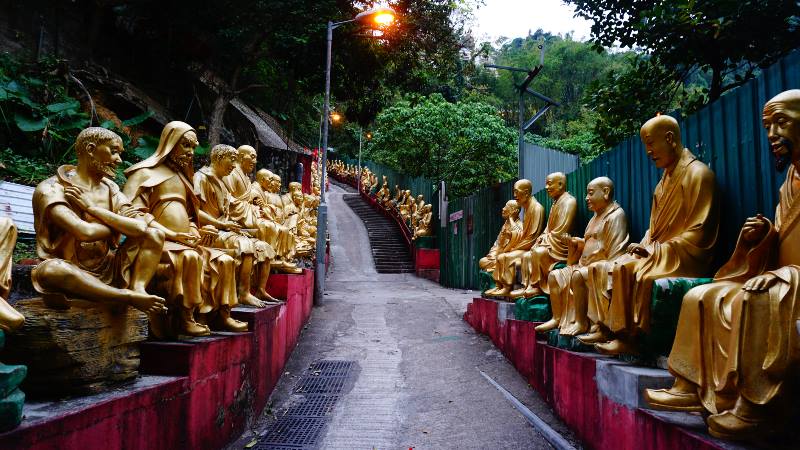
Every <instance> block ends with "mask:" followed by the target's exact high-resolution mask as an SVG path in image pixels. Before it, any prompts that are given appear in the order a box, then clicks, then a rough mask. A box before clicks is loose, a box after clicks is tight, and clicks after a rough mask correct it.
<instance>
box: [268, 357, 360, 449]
mask: <svg viewBox="0 0 800 450" xmlns="http://www.w3.org/2000/svg"><path fill="white" fill-rule="evenodd" d="M354 365H355V362H353V361H338V360H322V361H317V362H315V363H313V364H311V365H310V366H309V368H308V370H307V371H306V372H305V374H303V376H302V377H301V378H300V379H299V380H298V381H297V384H296V385H295V387H294V389H293V390H292V391H293V392H294V393H295V394H300V395H301V396H302V397H303V401H302V402H301V403H298V404H296V405H293V406H291V407H289V409H287V410H286V412H285V413H284V415H283V416H281V417H279V418H278V419H276V420H275V422H272V423H271V424H270V425H269V426H268V427H267V430H266V434H265V435H264V437H263V438H261V439H260V440H259V442H258V444H257V445H256V447H255V448H256V449H257V450H290V449H294V450H297V449H310V448H316V444H317V440H318V439H319V436H320V434H321V433H322V430H323V428H324V427H325V423H326V422H327V417H328V416H330V414H331V413H332V412H333V408H334V407H335V406H336V402H337V401H338V400H339V395H338V394H340V393H341V392H342V390H343V389H344V387H345V385H346V384H347V381H348V380H349V379H350V377H351V375H350V372H351V370H352V368H353V367H354Z"/></svg>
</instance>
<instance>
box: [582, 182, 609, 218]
mask: <svg viewBox="0 0 800 450" xmlns="http://www.w3.org/2000/svg"><path fill="white" fill-rule="evenodd" d="M608 204H609V196H608V188H606V187H603V186H601V185H600V184H597V183H589V185H588V186H586V206H587V207H588V208H589V210H590V211H594V212H597V211H602V210H603V209H604V208H605V207H606V206H608Z"/></svg>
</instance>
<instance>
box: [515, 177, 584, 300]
mask: <svg viewBox="0 0 800 450" xmlns="http://www.w3.org/2000/svg"><path fill="white" fill-rule="evenodd" d="M566 189H567V177H566V175H564V174H563V173H561V172H555V173H551V174H550V175H548V176H547V178H546V179H545V190H547V195H548V196H549V197H550V198H551V199H553V207H552V208H550V215H549V216H548V217H547V227H546V228H545V229H544V232H543V233H542V234H541V235H539V237H538V238H536V241H535V242H534V243H533V247H531V249H530V251H528V252H527V253H525V256H523V257H522V284H524V285H525V287H524V288H521V289H517V290H515V291H512V292H511V294H510V295H509V297H510V298H520V297H534V296H537V295H542V293H545V294H549V291H550V289H549V288H548V286H547V276H548V275H549V274H550V270H552V268H553V266H555V265H556V264H557V263H559V262H565V261H566V260H567V249H568V247H569V241H570V239H571V237H572V236H570V232H571V231H572V224H573V223H574V222H575V214H576V213H577V212H578V202H577V201H576V200H575V197H573V196H572V194H570V193H569V192H567V191H566Z"/></svg>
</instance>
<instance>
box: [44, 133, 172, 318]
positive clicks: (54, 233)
mask: <svg viewBox="0 0 800 450" xmlns="http://www.w3.org/2000/svg"><path fill="white" fill-rule="evenodd" d="M75 150H76V152H77V157H78V163H77V166H72V165H64V166H61V167H59V168H58V173H57V174H56V175H55V176H53V177H50V178H48V179H46V180H44V181H42V182H41V183H39V185H38V186H37V187H36V190H35V191H34V194H33V213H34V228H35V230H36V252H37V253H38V255H39V257H40V258H42V259H43V260H44V261H43V262H42V263H40V264H39V265H38V266H36V267H35V268H34V269H33V272H32V273H31V279H32V282H33V286H34V287H35V288H36V290H37V291H38V292H40V293H41V294H42V298H43V300H44V301H45V303H46V304H48V305H50V306H62V307H63V306H65V305H66V304H67V302H68V300H67V299H70V300H71V299H80V300H87V301H91V302H105V303H123V304H127V305H130V306H132V307H134V308H136V309H139V310H141V311H143V312H145V313H147V314H150V315H151V318H152V315H154V314H158V313H163V312H166V306H165V301H164V299H163V298H161V297H159V296H156V295H151V294H148V293H147V291H146V288H147V285H148V284H149V283H150V280H151V279H152V278H153V275H154V273H155V271H156V268H157V266H158V261H159V260H160V259H161V250H162V247H163V245H164V232H163V231H161V230H159V229H157V228H156V227H153V226H151V224H152V223H153V216H152V215H150V214H147V213H143V212H141V211H137V210H135V209H134V208H133V207H132V206H131V203H130V202H129V200H128V197H127V196H125V195H124V194H123V193H122V192H120V189H119V186H117V184H116V183H114V181H112V179H113V178H114V177H115V176H116V168H117V166H118V165H119V164H120V163H121V162H122V158H121V156H120V154H121V153H122V151H123V146H122V139H121V138H120V137H119V136H118V135H117V134H116V133H114V132H112V131H110V130H107V129H105V128H98V127H92V128H87V129H85V130H83V131H81V132H80V134H78V137H77V139H76V142H75ZM122 236H125V241H124V243H121V241H122Z"/></svg>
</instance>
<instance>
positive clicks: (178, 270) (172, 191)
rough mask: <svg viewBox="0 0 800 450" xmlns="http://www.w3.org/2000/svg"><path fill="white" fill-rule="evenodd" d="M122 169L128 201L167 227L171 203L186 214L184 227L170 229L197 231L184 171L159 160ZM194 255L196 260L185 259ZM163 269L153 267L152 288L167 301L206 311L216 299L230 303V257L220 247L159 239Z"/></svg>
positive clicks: (232, 283) (233, 288)
mask: <svg viewBox="0 0 800 450" xmlns="http://www.w3.org/2000/svg"><path fill="white" fill-rule="evenodd" d="M131 169H134V170H132V171H130V172H126V175H127V176H128V182H127V183H125V187H124V188H123V192H124V193H125V194H126V195H128V196H129V197H130V198H131V201H132V203H133V206H134V207H136V208H139V209H141V210H146V211H149V212H150V213H151V214H152V215H153V217H154V219H155V220H156V221H157V222H159V223H161V224H162V225H164V226H165V227H167V228H170V229H173V227H170V226H168V225H166V224H169V223H171V222H172V219H174V217H172V218H170V217H168V216H171V215H174V211H172V210H173V209H177V210H182V212H181V213H180V215H181V216H183V217H184V218H185V220H186V223H185V228H184V227H182V228H184V229H173V231H176V232H186V233H188V232H193V233H196V232H197V225H196V223H197V218H198V217H197V211H198V209H199V206H198V203H199V202H198V199H197V196H195V195H194V191H193V186H192V184H191V183H190V182H189V179H188V177H187V176H186V175H185V174H184V173H182V172H175V171H174V170H172V169H171V168H169V167H166V166H165V165H163V164H161V165H153V166H145V167H141V168H138V167H136V166H134V167H132V168H131ZM188 258H197V259H199V260H200V264H199V265H194V264H192V263H189V262H188V261H187V259H188ZM161 262H162V263H164V264H165V265H166V266H167V267H168V270H169V276H166V277H165V276H163V275H164V273H163V271H161V270H159V277H158V278H160V279H161V281H160V282H157V290H158V291H159V292H163V293H164V294H165V297H166V298H167V300H168V301H169V302H170V303H171V304H179V305H181V306H183V307H184V308H189V309H191V308H194V307H199V310H198V312H200V313H207V312H210V311H212V310H214V309H216V308H217V307H219V306H220V305H231V306H233V305H236V302H237V301H236V279H235V272H234V270H235V268H236V266H235V261H234V260H233V258H231V257H230V256H229V255H227V254H225V252H223V251H220V250H217V249H213V248H208V247H204V246H197V247H190V246H188V245H185V244H182V243H180V242H175V241H170V240H167V241H166V242H164V253H163V255H162V257H161Z"/></svg>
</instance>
